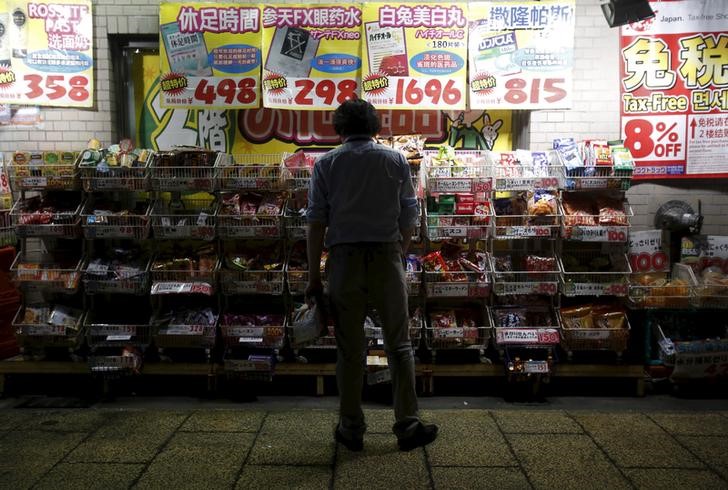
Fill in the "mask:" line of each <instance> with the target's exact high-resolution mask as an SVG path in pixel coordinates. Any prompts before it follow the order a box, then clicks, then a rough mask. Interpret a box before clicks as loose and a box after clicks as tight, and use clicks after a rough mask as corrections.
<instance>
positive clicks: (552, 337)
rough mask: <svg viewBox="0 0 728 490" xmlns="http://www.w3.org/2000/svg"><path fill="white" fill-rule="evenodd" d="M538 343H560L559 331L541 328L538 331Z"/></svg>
mask: <svg viewBox="0 0 728 490" xmlns="http://www.w3.org/2000/svg"><path fill="white" fill-rule="evenodd" d="M538 343H539V344H558V343H559V332H558V331H556V330H539V331H538Z"/></svg>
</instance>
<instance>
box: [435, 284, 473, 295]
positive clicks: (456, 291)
mask: <svg viewBox="0 0 728 490" xmlns="http://www.w3.org/2000/svg"><path fill="white" fill-rule="evenodd" d="M427 289H428V292H429V293H430V296H432V297H467V296H468V284H467V283H449V282H441V283H434V284H428V285H427Z"/></svg>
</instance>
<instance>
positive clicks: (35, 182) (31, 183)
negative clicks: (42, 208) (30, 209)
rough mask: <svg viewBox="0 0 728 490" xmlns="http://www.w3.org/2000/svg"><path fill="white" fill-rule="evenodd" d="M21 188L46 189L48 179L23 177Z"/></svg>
mask: <svg viewBox="0 0 728 490" xmlns="http://www.w3.org/2000/svg"><path fill="white" fill-rule="evenodd" d="M21 182H22V184H21V185H22V186H23V187H46V186H47V185H48V179H47V178H46V177H23V180H22V181H21Z"/></svg>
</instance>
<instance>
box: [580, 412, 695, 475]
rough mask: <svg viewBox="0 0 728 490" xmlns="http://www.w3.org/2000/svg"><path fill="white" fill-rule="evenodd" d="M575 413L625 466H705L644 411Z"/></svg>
mask: <svg viewBox="0 0 728 490" xmlns="http://www.w3.org/2000/svg"><path fill="white" fill-rule="evenodd" d="M572 415H573V416H574V418H575V419H576V420H577V421H578V422H579V423H581V424H582V425H583V426H584V429H586V431H587V432H588V433H589V434H591V436H592V437H593V438H594V440H595V441H597V443H598V444H599V445H600V446H601V447H602V448H603V449H604V450H605V451H606V452H607V454H609V456H610V457H611V458H612V459H613V460H614V462H615V463H617V464H618V465H619V466H621V467H625V468H630V467H660V468H701V467H702V466H703V465H702V463H700V461H698V460H697V459H696V458H695V457H693V456H692V455H691V454H690V453H689V452H688V451H686V450H685V449H684V448H683V447H682V446H680V445H679V444H678V443H677V442H676V441H675V440H674V439H673V438H672V437H670V436H669V435H668V434H665V432H664V431H663V430H662V429H661V428H660V427H659V426H658V425H657V424H655V423H654V422H653V421H651V420H650V419H649V418H647V417H646V416H645V415H643V414H638V413H615V412H611V413H593V412H592V413H587V412H572Z"/></svg>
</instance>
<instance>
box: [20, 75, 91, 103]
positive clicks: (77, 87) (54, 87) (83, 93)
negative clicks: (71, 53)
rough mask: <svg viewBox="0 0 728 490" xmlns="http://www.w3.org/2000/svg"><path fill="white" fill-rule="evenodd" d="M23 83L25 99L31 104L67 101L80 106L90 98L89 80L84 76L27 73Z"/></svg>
mask: <svg viewBox="0 0 728 490" xmlns="http://www.w3.org/2000/svg"><path fill="white" fill-rule="evenodd" d="M23 81H24V82H25V89H26V91H25V97H27V98H28V99H29V100H30V101H32V102H41V101H45V102H53V101H56V102H58V101H62V100H68V101H70V102H75V103H79V105H81V103H83V102H85V101H87V100H89V98H90V97H91V92H90V86H89V85H90V84H89V79H88V77H87V76H84V75H58V74H43V75H38V74H35V73H29V74H27V75H24V76H23Z"/></svg>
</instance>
